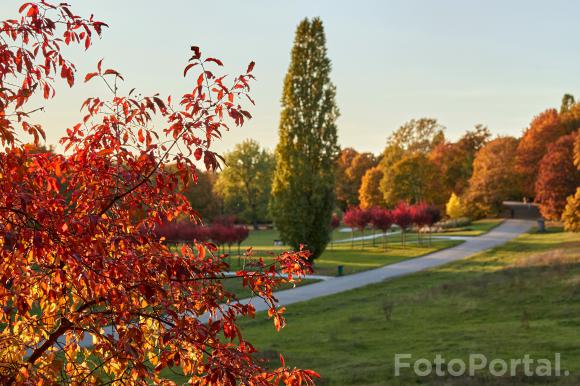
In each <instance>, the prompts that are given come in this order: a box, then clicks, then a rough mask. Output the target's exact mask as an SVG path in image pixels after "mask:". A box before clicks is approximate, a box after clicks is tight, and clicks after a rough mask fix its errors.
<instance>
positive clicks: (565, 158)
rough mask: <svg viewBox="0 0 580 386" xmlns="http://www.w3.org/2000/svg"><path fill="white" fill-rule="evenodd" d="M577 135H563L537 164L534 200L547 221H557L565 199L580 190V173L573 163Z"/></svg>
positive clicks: (564, 204) (549, 147)
mask: <svg viewBox="0 0 580 386" xmlns="http://www.w3.org/2000/svg"><path fill="white" fill-rule="evenodd" d="M577 135H578V134H569V135H566V136H564V137H561V138H560V139H558V140H557V141H556V142H555V143H553V144H551V145H550V146H548V151H547V152H546V154H545V155H544V157H543V158H542V160H541V161H540V167H539V170H538V179H537V181H536V189H535V190H536V200H537V202H538V203H539V204H540V211H541V213H542V215H543V216H544V217H546V218H548V219H552V220H559V219H560V217H561V216H562V212H563V211H564V207H565V206H566V199H567V198H568V196H571V195H573V194H574V193H575V192H576V188H577V187H578V186H580V171H579V170H578V169H577V168H576V167H575V166H574V161H573V157H574V141H575V140H576V136H577Z"/></svg>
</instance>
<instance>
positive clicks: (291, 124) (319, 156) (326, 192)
mask: <svg viewBox="0 0 580 386" xmlns="http://www.w3.org/2000/svg"><path fill="white" fill-rule="evenodd" d="M325 44H326V39H325V36H324V29H323V26H322V21H321V20H320V19H318V18H314V19H312V20H308V19H304V20H303V21H302V22H301V23H300V24H299V25H298V28H297V30H296V38H295V40H294V47H293V49H292V58H291V62H290V68H289V69H288V73H287V74H286V78H285V80H284V93H283V95H282V112H281V117H280V127H279V133H280V142H279V143H278V146H277V147H276V171H275V174H274V182H273V185H272V201H271V211H272V215H273V218H274V223H275V225H276V227H277V228H278V230H279V231H280V237H281V239H282V240H283V241H285V242H286V243H287V244H289V245H291V246H293V247H294V248H296V249H297V248H299V247H300V245H301V244H305V245H306V246H307V247H308V249H309V250H310V251H311V253H312V255H311V259H315V258H316V257H318V256H320V255H321V254H322V252H323V251H324V249H325V247H326V245H327V244H328V242H329V240H330V231H331V230H330V218H331V216H332V211H333V210H334V204H335V171H334V170H335V161H336V157H337V156H338V151H339V148H338V145H337V134H336V118H337V117H338V108H337V107H336V103H335V94H336V91H335V87H334V85H333V84H332V82H331V81H330V67H331V66H330V59H328V56H327V53H326V46H325Z"/></svg>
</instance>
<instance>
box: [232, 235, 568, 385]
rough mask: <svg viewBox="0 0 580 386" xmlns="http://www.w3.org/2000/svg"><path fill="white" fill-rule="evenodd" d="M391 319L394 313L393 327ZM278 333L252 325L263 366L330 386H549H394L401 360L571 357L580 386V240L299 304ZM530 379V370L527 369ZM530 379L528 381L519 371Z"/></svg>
mask: <svg viewBox="0 0 580 386" xmlns="http://www.w3.org/2000/svg"><path fill="white" fill-rule="evenodd" d="M389 313H391V316H390V319H389V317H388V316H389ZM287 318H288V325H287V327H286V328H284V329H283V330H282V331H281V332H280V333H276V332H275V330H274V329H273V327H272V326H271V321H269V320H268V319H267V318H266V317H265V316H264V315H263V314H261V315H258V316H257V317H256V319H254V320H248V321H244V323H243V327H244V331H245V334H246V338H248V339H249V340H250V341H251V342H252V343H254V344H256V346H257V347H258V348H259V349H260V350H261V356H262V357H263V358H266V359H272V360H273V365H274V366H276V365H278V362H277V359H276V358H278V352H282V353H284V355H285V358H286V364H287V365H290V366H299V367H304V368H311V369H314V370H316V371H318V372H320V374H321V375H322V377H323V380H322V381H321V384H324V385H361V384H368V385H409V384H437V385H465V384H473V385H486V384H500V385H515V384H525V383H527V382H529V383H534V384H545V383H546V379H545V378H544V379H537V378H536V379H529V378H522V377H521V375H518V376H516V377H515V378H511V377H507V378H503V379H495V378H494V379H490V378H489V376H488V375H486V374H483V373H481V374H479V375H476V377H475V378H471V379H470V378H446V379H437V378H430V377H428V378H418V377H417V376H415V375H414V374H413V373H412V372H411V371H409V370H408V369H407V370H406V371H405V370H403V373H402V376H401V377H399V378H395V377H394V359H393V358H394V355H395V353H410V354H412V356H413V358H419V357H426V358H430V359H431V360H432V359H433V358H434V356H435V354H437V353H440V354H442V355H443V356H444V357H446V358H448V359H450V358H464V359H466V358H467V355H468V354H469V353H481V354H484V355H486V356H487V357H488V358H489V359H490V360H491V359H493V358H496V357H497V358H503V359H506V360H507V359H511V358H514V359H517V358H522V357H523V355H524V354H529V355H530V356H531V357H532V358H553V356H554V353H555V352H559V353H561V355H562V367H563V368H565V369H569V370H570V371H571V375H570V376H569V377H567V378H559V379H554V380H553V381H555V382H557V383H558V384H569V385H573V384H579V383H580V340H579V338H578V336H579V335H578V331H579V327H580V235H578V234H576V235H574V234H568V233H559V232H550V233H545V234H526V235H522V236H520V237H519V238H517V239H516V240H514V241H512V242H510V243H508V244H506V245H504V246H502V247H499V248H496V249H494V250H491V251H488V252H484V253H481V254H478V255H476V256H474V257H472V258H470V259H466V260H462V261H459V262H456V263H452V264H449V265H446V266H443V267H439V268H437V269H433V270H430V271H426V272H421V273H417V274H414V275H410V276H406V277H402V278H398V279H395V280H392V281H388V282H384V283H380V284H375V285H369V286H367V287H364V288H360V289H357V290H353V291H349V292H345V293H341V294H338V295H333V296H329V297H324V298H320V299H315V300H312V301H309V302H304V303H299V304H294V305H292V306H291V307H288V310H287ZM520 369H521V367H520ZM520 373H521V371H520Z"/></svg>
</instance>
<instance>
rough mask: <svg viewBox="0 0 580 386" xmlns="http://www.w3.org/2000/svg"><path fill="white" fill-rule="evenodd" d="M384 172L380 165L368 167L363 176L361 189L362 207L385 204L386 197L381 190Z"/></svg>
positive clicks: (367, 207) (360, 199)
mask: <svg viewBox="0 0 580 386" xmlns="http://www.w3.org/2000/svg"><path fill="white" fill-rule="evenodd" d="M382 179H383V172H382V170H381V168H380V166H375V167H372V168H370V169H368V170H367V171H366V173H365V175H364V176H363V178H362V182H361V186H360V189H359V201H360V206H361V208H364V209H369V208H372V207H375V206H385V205H386V203H385V197H384V195H383V192H382V191H381V180H382Z"/></svg>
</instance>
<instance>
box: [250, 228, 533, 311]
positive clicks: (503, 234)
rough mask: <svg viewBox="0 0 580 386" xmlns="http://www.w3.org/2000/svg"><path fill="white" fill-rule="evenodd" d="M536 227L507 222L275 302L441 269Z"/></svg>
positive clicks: (259, 305)
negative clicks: (438, 248)
mask: <svg viewBox="0 0 580 386" xmlns="http://www.w3.org/2000/svg"><path fill="white" fill-rule="evenodd" d="M534 223H535V222H533V221H527V220H506V221H504V222H503V223H502V224H501V225H499V226H497V227H495V228H494V229H492V230H491V231H489V232H488V233H486V234H484V235H482V236H477V237H470V238H462V239H463V240H465V242H463V243H462V244H460V245H458V246H456V247H452V248H447V249H444V250H441V251H438V252H433V253H431V254H428V255H425V256H422V257H417V258H414V259H409V260H405V261H402V262H399V263H395V264H390V265H385V266H384V267H380V268H376V269H372V270H369V271H364V272H359V273H354V274H351V275H347V276H341V277H337V278H332V279H329V280H324V281H321V282H318V283H314V284H309V285H305V286H301V287H296V288H292V289H289V290H284V291H279V292H276V298H278V301H279V304H280V305H283V306H287V305H289V304H292V303H298V302H303V301H306V300H310V299H314V298H318V297H321V296H328V295H332V294H336V293H339V292H344V291H348V290H351V289H354V288H359V287H363V286H365V285H368V284H372V283H378V282H381V281H384V280H388V279H392V278H395V277H398V276H403V275H408V274H411V273H415V272H419V271H422V270H425V269H429V268H433V267H438V266H440V265H443V264H447V263H451V262H453V261H456V260H461V259H464V258H466V257H469V256H471V255H473V254H476V253H478V252H481V251H485V250H486V249H490V248H494V247H497V246H499V245H501V244H504V243H505V242H507V241H510V240H511V239H513V238H515V237H517V236H519V235H520V234H522V233H525V232H527V231H528V230H529V229H530V228H531V227H532V226H533V225H534ZM240 302H241V303H244V304H246V303H249V302H251V303H252V304H253V305H254V307H255V308H256V311H265V310H267V308H268V307H267V305H266V303H265V302H264V301H262V299H260V298H251V299H250V298H248V299H242V300H240Z"/></svg>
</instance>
